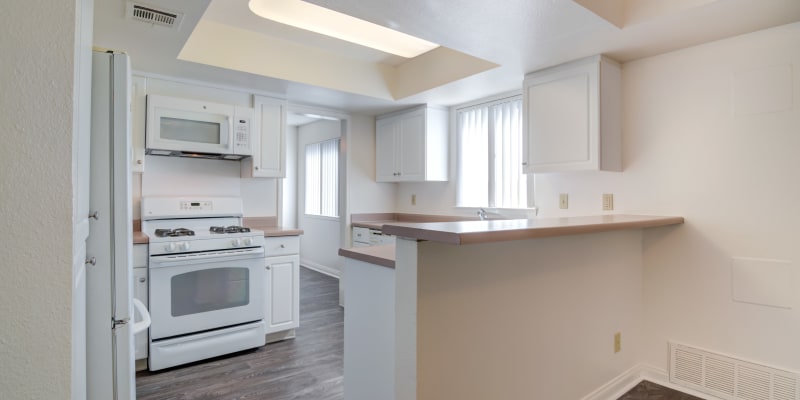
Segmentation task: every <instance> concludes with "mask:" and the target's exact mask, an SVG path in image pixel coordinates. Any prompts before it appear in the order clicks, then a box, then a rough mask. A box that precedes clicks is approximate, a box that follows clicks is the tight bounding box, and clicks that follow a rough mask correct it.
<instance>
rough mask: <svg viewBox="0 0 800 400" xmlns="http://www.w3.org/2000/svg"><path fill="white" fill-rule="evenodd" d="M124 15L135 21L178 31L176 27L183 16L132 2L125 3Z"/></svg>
mask: <svg viewBox="0 0 800 400" xmlns="http://www.w3.org/2000/svg"><path fill="white" fill-rule="evenodd" d="M126 15H127V17H128V18H130V19H132V20H135V21H141V22H146V23H148V24H152V25H160V26H165V27H167V28H172V29H178V26H179V25H180V24H181V20H182V19H183V14H181V13H178V12H175V11H171V10H165V9H158V8H156V7H153V6H148V5H145V4H138V3H134V2H132V1H129V2H128V3H127V8H126Z"/></svg>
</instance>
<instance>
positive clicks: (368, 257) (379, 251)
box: [339, 244, 395, 268]
mask: <svg viewBox="0 0 800 400" xmlns="http://www.w3.org/2000/svg"><path fill="white" fill-rule="evenodd" d="M394 253H395V247H394V245H393V244H384V245H380V246H367V247H351V248H349V249H339V255H340V256H342V257H347V258H352V259H354V260H360V261H364V262H368V263H370V264H375V265H381V266H384V267H389V268H394Z"/></svg>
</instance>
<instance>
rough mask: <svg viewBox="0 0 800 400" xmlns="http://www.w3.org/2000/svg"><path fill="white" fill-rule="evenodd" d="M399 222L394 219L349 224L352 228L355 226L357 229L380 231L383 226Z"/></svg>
mask: <svg viewBox="0 0 800 400" xmlns="http://www.w3.org/2000/svg"><path fill="white" fill-rule="evenodd" d="M397 222H399V221H397V220H394V219H387V220H383V221H354V222H352V223H351V225H352V226H357V227H359V228H369V229H378V230H380V229H381V228H383V225H384V224H394V223H397Z"/></svg>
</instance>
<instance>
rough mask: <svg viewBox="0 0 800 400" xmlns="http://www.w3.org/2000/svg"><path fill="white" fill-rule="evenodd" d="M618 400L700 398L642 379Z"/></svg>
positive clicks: (681, 399)
mask: <svg viewBox="0 0 800 400" xmlns="http://www.w3.org/2000/svg"><path fill="white" fill-rule="evenodd" d="M618 400H702V399H700V398H699V397H695V396H692V395H688V394H686V393H682V392H679V391H677V390H673V389H670V388H668V387H664V386H661V385H658V384H655V383H653V382H650V381H642V382H640V383H639V384H638V385H636V386H635V387H634V388H633V389H631V390H629V391H628V393H625V394H624V395H623V396H622V397H620V398H619V399H618Z"/></svg>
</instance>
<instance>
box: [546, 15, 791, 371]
mask: <svg viewBox="0 0 800 400" xmlns="http://www.w3.org/2000/svg"><path fill="white" fill-rule="evenodd" d="M798 67H800V24H793V25H788V26H784V27H779V28H775V29H770V30H766V31H761V32H756V33H752V34H749V35H744V36H740V37H736V38H732V39H728V40H723V41H719V42H715V43H710V44H706V45H702V46H698V47H694V48H689V49H685V50H681V51H677V52H673V53H668V54H664V55H660V56H656V57H650V58H647V59H642V60H639V61H635V62H630V63H627V64H625V65H624V66H623V74H622V79H623V136H624V137H623V143H624V148H623V154H624V168H625V170H624V172H623V173H588V174H541V175H537V176H536V204H537V205H539V206H540V207H541V210H540V215H544V216H559V215H563V214H598V213H600V212H601V211H600V208H601V200H600V199H601V193H604V192H612V193H614V194H615V199H614V200H615V207H616V208H617V209H618V210H620V211H627V212H634V213H653V214H665V215H681V216H684V217H685V218H686V224H685V226H683V227H681V228H680V229H677V230H675V231H664V230H648V231H646V233H645V242H644V243H645V252H644V264H645V271H644V293H645V297H644V301H645V325H644V332H645V337H644V346H643V349H644V351H643V354H642V358H643V360H644V361H645V362H647V363H649V364H652V365H654V366H656V367H658V368H661V369H666V368H667V367H668V365H667V341H668V340H676V341H680V342H684V343H686V344H690V345H695V346H700V347H703V348H707V349H710V350H714V351H718V352H722V353H727V354H730V355H733V356H738V357H742V358H745V359H750V360H753V361H756V362H760V363H765V364H770V365H774V366H778V367H784V368H790V369H794V370H800V356H799V355H800V344H798V341H797V338H798V337H800V298H798V294H799V293H800V291H797V290H796V289H794V290H791V289H790V293H788V297H789V300H788V301H789V303H791V304H792V305H793V309H783V308H777V307H766V306H759V305H754V304H747V303H742V302H736V301H733V299H732V289H731V288H732V278H731V277H732V267H731V264H732V260H731V259H732V258H733V257H754V258H764V259H775V260H784V261H789V262H790V271H789V273H788V275H789V277H788V280H787V281H788V282H789V285H790V288H797V287H800V274H799V273H798V271H797V267H798V264H797V260H798V259H800V246H798V244H797V233H796V227H797V225H798V223H800V213H798V212H797V211H796V207H797V204H798V200H800V186H798V184H797V171H800V157H798V155H797V150H798V149H800V134H798V132H800V108H799V107H798V104H797V103H796V100H795V101H794V102H793V99H798V98H800V79H798V75H797V71H798ZM776 68H777V69H776ZM781 70H783V71H786V70H788V71H789V72H788V74H781ZM792 73H793V74H794V77H792V76H791V75H792ZM749 83H753V85H749ZM773 85H774V87H773ZM787 91H788V95H787ZM758 110H762V111H763V112H760V111H759V112H753V111H758ZM558 193H569V195H570V210H568V211H567V212H564V211H561V210H558V207H557V199H558ZM770 269H771V267H770V266H769V264H767V265H764V266H763V268H761V269H759V270H758V271H756V272H755V273H754V274H753V275H752V276H750V277H749V278H748V279H743V280H741V281H739V282H738V283H739V284H743V285H745V286H750V287H752V285H754V284H758V282H759V281H764V282H770V281H777V282H780V281H781V280H782V276H781V274H780V273H779V272H777V271H773V272H770ZM778 289H779V286H774V287H770V288H768V289H767V290H772V291H774V290H778Z"/></svg>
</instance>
